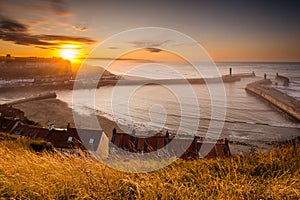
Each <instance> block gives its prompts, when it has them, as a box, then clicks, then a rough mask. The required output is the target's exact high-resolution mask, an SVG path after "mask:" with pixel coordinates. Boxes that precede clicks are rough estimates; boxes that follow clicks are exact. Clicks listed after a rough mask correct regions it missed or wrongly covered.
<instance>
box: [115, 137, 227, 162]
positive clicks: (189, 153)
mask: <svg viewBox="0 0 300 200" xmlns="http://www.w3.org/2000/svg"><path fill="white" fill-rule="evenodd" d="M151 152H155V154H156V156H157V157H172V156H174V157H177V158H182V159H185V160H188V159H198V158H225V157H229V156H230V155H231V153H230V149H229V146H228V140H227V139H224V140H218V141H216V142H213V141H211V142H209V141H205V140H204V138H201V137H198V136H195V137H194V138H193V140H191V139H188V138H174V137H169V135H166V136H162V135H154V136H151V137H145V136H139V137H137V136H132V135H129V134H126V133H116V132H114V133H113V136H112V139H111V144H110V147H109V154H110V156H114V155H124V154H129V153H137V154H136V155H139V156H140V155H141V156H147V155H150V154H149V153H151ZM152 155H153V154H152Z"/></svg>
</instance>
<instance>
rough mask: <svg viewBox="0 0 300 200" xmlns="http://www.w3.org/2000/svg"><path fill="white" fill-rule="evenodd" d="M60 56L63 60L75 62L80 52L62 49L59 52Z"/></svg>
mask: <svg viewBox="0 0 300 200" xmlns="http://www.w3.org/2000/svg"><path fill="white" fill-rule="evenodd" d="M59 54H60V56H61V57H62V58H64V59H68V60H70V61H74V59H76V57H77V56H78V54H79V51H78V50H76V49H62V50H60V51H59Z"/></svg>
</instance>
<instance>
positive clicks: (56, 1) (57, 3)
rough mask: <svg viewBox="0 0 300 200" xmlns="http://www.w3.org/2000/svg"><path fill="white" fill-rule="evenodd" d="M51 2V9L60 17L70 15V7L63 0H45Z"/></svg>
mask: <svg viewBox="0 0 300 200" xmlns="http://www.w3.org/2000/svg"><path fill="white" fill-rule="evenodd" d="M45 1H47V2H49V5H50V9H51V10H52V11H53V12H54V13H55V14H56V15H58V16H64V15H68V14H69V12H68V6H67V4H66V3H65V2H64V1H62V0H45Z"/></svg>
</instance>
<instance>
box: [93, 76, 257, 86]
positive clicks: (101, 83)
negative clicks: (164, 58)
mask: <svg viewBox="0 0 300 200" xmlns="http://www.w3.org/2000/svg"><path fill="white" fill-rule="evenodd" d="M253 76H255V74H254V73H241V74H232V75H223V76H222V77H210V78H187V79H135V80H126V79H117V80H101V81H99V84H98V87H99V86H107V85H155V84H158V85H163V84H186V83H189V84H207V83H222V82H223V83H231V82H236V81H240V80H241V78H246V77H253Z"/></svg>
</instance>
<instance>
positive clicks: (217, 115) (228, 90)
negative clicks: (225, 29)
mask: <svg viewBox="0 0 300 200" xmlns="http://www.w3.org/2000/svg"><path fill="white" fill-rule="evenodd" d="M185 65H186V64H181V63H175V64H174V63H173V64H172V66H162V65H157V64H155V65H145V64H144V63H138V62H135V64H134V66H142V67H140V69H132V63H126V62H120V63H119V64H117V67H115V68H113V69H109V70H110V71H112V72H113V73H116V74H126V75H129V76H130V77H131V76H139V77H145V78H150V79H151V78H155V79H165V78H167V79H170V78H182V77H184V78H198V77H201V76H200V75H199V73H198V71H195V70H194V69H193V67H191V66H189V67H187V66H185ZM216 67H217V68H216V69H217V72H218V73H217V74H216V75H215V76H216V77H218V76H220V75H226V74H228V73H229V68H232V73H233V74H238V73H252V72H254V73H255V75H256V76H255V77H245V78H242V79H241V80H240V81H237V82H233V83H224V84H223V83H222V84H221V83H211V84H207V85H205V84H193V85H189V84H188V83H184V84H176V85H171V86H170V85H157V84H147V85H119V86H104V87H100V88H99V89H96V90H89V89H80V90H78V91H77V92H78V94H77V95H74V94H73V92H72V91H59V92H57V95H58V98H59V99H60V100H62V101H64V102H67V103H68V105H69V106H70V107H72V108H73V109H74V110H75V111H76V112H77V113H81V114H82V115H94V114H96V115H102V116H105V117H107V118H109V119H111V120H114V121H116V122H118V124H119V126H120V127H122V128H123V129H124V132H130V131H131V130H132V129H135V130H137V131H136V132H137V133H141V134H144V135H147V134H148V135H149V136H150V135H152V134H156V133H158V132H165V131H166V130H168V131H170V132H175V133H176V134H181V135H199V136H204V137H205V136H208V137H214V136H216V137H227V138H228V139H229V140H230V141H233V142H236V143H246V144H249V145H255V146H256V147H258V148H259V146H260V145H261V144H266V143H268V144H270V143H273V142H276V141H283V140H286V139H289V138H294V137H297V136H300V123H299V122H296V121H295V120H293V119H291V118H290V117H288V116H287V115H286V114H285V113H283V112H281V111H279V110H278V109H276V108H275V107H273V106H271V105H270V104H269V103H267V102H265V101H263V100H262V99H260V98H258V97H257V96H254V95H253V94H250V93H248V92H246V91H245V87H246V85H247V84H248V83H251V82H254V81H257V80H261V79H263V77H264V74H265V73H266V75H267V78H270V79H271V80H272V81H275V75H276V73H278V74H280V75H283V76H286V77H288V78H289V79H290V84H289V86H281V85H280V84H278V85H277V86H276V85H275V84H274V85H273V86H272V87H276V88H277V89H279V90H280V91H282V92H284V93H286V94H287V95H290V96H292V97H294V98H295V99H297V100H300V63H257V62H256V63H245V62H243V63H237V62H235V63H228V62H227V63H216ZM137 68H138V67H137ZM199 69H200V71H201V70H202V72H203V74H210V76H209V77H212V76H211V73H205V72H208V71H209V70H211V69H210V68H209V67H207V68H206V67H205V65H204V67H203V66H202V68H199ZM197 73H198V74H197ZM203 74H202V78H206V77H203ZM208 85H209V86H208ZM87 119H88V118H87Z"/></svg>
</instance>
